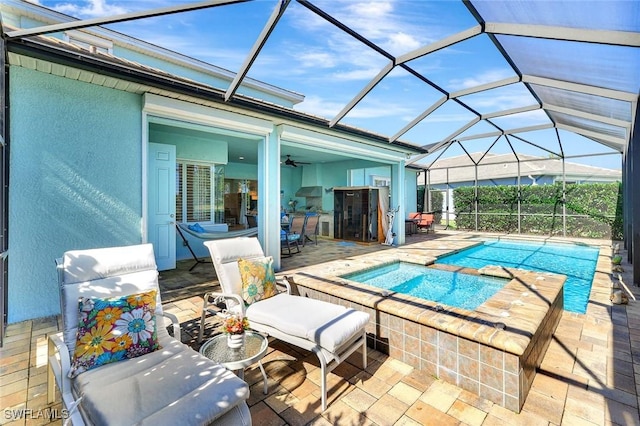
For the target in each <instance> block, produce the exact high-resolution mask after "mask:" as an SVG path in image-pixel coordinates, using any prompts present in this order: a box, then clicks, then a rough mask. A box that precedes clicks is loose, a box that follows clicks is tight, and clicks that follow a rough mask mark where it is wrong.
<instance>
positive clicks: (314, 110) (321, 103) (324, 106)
mask: <svg viewBox="0 0 640 426" xmlns="http://www.w3.org/2000/svg"><path fill="white" fill-rule="evenodd" d="M344 105H345V103H344V102H342V101H331V100H327V99H325V98H322V97H320V96H318V95H309V96H306V97H305V99H304V102H301V103H299V104H298V105H296V107H295V109H296V110H298V111H302V112H306V113H309V114H314V115H317V116H320V117H324V118H333V117H335V115H336V114H338V113H339V112H340V111H341V110H342V108H343V107H344Z"/></svg>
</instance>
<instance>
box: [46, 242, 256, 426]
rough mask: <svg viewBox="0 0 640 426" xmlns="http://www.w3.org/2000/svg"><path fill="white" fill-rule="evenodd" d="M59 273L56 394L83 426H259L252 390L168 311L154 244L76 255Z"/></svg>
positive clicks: (53, 345) (52, 368)
mask: <svg viewBox="0 0 640 426" xmlns="http://www.w3.org/2000/svg"><path fill="white" fill-rule="evenodd" d="M57 265H58V266H57V270H58V281H59V287H60V288H59V290H60V301H61V312H62V330H63V331H62V332H60V333H58V334H52V335H50V336H49V353H48V375H47V379H48V384H47V393H48V402H49V403H53V402H54V399H55V395H56V392H55V386H56V385H57V386H58V388H59V389H60V394H61V396H62V403H63V406H64V408H65V409H66V410H67V411H68V413H69V415H70V420H71V422H72V423H73V425H74V426H76V425H83V424H96V425H133V424H138V425H143V424H149V425H151V424H153V425H176V424H180V425H201V424H224V425H231V424H233V425H236V424H237V425H251V415H250V413H249V409H248V407H247V404H246V401H245V400H246V399H247V398H248V396H249V387H248V385H247V384H246V383H245V382H244V381H242V380H241V379H239V378H238V377H236V375H234V374H233V373H232V372H230V371H228V370H227V369H226V368H224V367H223V366H221V365H220V364H217V363H215V362H213V361H211V360H210V359H208V358H205V357H204V356H202V355H200V354H199V353H198V352H196V351H194V350H193V349H191V348H190V347H189V346H187V345H186V344H184V343H182V342H181V341H180V323H179V322H178V320H177V318H176V317H175V316H173V315H171V314H169V313H167V312H164V311H163V309H162V303H161V300H160V289H159V286H158V270H157V267H156V263H155V258H154V254H153V246H152V245H151V244H141V245H134V246H126V247H109V248H101V249H90V250H73V251H68V252H66V253H65V254H64V256H63V258H61V259H59V260H58V261H57ZM165 317H167V318H169V319H171V320H172V321H173V323H172V325H173V334H174V337H171V336H170V335H169V333H168V332H167V329H166V323H165V322H164V321H163V318H165ZM139 325H143V326H144V327H138V326H139Z"/></svg>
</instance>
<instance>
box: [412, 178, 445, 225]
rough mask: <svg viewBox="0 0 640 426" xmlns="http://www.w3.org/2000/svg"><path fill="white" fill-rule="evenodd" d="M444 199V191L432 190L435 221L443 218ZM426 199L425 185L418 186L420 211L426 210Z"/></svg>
mask: <svg viewBox="0 0 640 426" xmlns="http://www.w3.org/2000/svg"><path fill="white" fill-rule="evenodd" d="M443 199H444V195H443V194H442V191H431V206H432V207H433V211H432V212H433V213H434V215H433V218H434V221H435V223H440V221H441V220H442V200H443ZM423 200H424V185H420V186H418V202H417V204H418V206H417V208H418V211H419V212H426V211H427V210H426V206H424V205H423Z"/></svg>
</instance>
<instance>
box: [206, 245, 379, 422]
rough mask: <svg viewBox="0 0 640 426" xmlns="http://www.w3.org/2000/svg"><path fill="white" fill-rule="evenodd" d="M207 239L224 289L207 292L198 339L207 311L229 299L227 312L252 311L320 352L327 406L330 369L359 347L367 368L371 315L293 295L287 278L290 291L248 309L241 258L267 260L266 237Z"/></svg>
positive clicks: (254, 319)
mask: <svg viewBox="0 0 640 426" xmlns="http://www.w3.org/2000/svg"><path fill="white" fill-rule="evenodd" d="M204 244H205V246H207V248H208V249H209V252H210V253H211V259H212V260H213V266H214V268H215V270H216V275H217V276H218V280H219V281H220V287H221V288H222V292H210V293H207V294H205V295H204V306H203V310H202V318H201V322H200V334H199V337H198V339H199V340H202V336H203V333H204V328H205V320H206V314H207V313H213V314H218V313H220V311H218V310H216V309H212V308H213V307H214V306H217V305H218V304H219V303H225V304H226V309H225V310H224V311H223V313H235V314H240V315H246V316H247V318H248V319H249V323H250V325H251V328H253V329H254V330H256V331H259V332H263V333H266V334H268V335H270V336H273V337H275V338H276V339H279V340H282V341H284V342H287V343H290V344H292V345H294V346H297V347H300V348H303V349H305V350H308V351H311V352H313V353H315V354H316V356H317V357H318V359H319V360H320V368H321V373H322V374H321V393H322V410H323V411H324V410H325V409H326V408H327V374H328V373H329V372H330V371H331V370H333V368H335V367H336V366H337V365H339V364H340V363H341V362H342V361H344V360H345V359H346V358H347V357H349V355H351V354H352V353H354V352H355V351H356V350H358V349H361V350H362V363H363V366H364V368H366V366H367V345H366V333H365V326H366V325H367V323H368V322H369V314H367V313H365V312H360V311H357V310H355V309H351V308H345V307H343V306H339V305H335V304H332V303H328V302H323V301H320V300H315V299H310V298H307V297H301V296H295V295H292V294H291V287H290V285H289V283H288V282H287V280H283V281H281V282H279V284H281V285H282V286H284V287H285V288H286V292H281V293H278V294H276V295H275V296H272V297H269V298H265V299H262V300H259V301H256V302H254V303H252V304H250V305H249V306H248V307H246V308H245V301H244V300H243V299H242V293H243V283H242V277H241V274H240V269H239V267H238V261H239V259H244V260H254V261H264V259H265V257H264V252H263V250H262V247H261V246H260V242H259V241H258V240H257V239H256V238H236V239H230V240H219V241H207V242H205V243H204Z"/></svg>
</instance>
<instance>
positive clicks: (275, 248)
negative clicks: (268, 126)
mask: <svg viewBox="0 0 640 426" xmlns="http://www.w3.org/2000/svg"><path fill="white" fill-rule="evenodd" d="M275 130H276V129H274V131H273V132H271V133H269V134H268V135H266V136H265V138H264V140H263V141H262V142H260V143H259V144H258V238H259V239H260V243H261V244H262V248H263V250H264V252H265V255H267V256H273V267H274V268H275V269H276V270H279V269H280V140H279V137H278V132H277V131H275Z"/></svg>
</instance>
